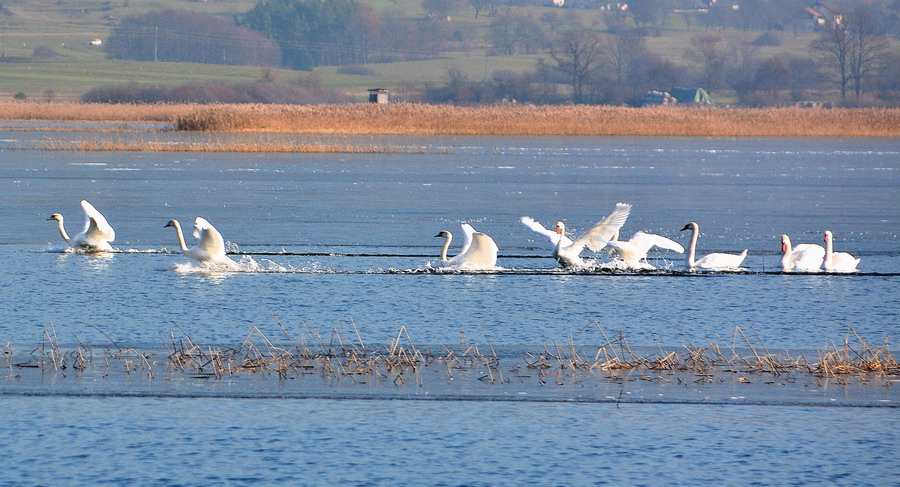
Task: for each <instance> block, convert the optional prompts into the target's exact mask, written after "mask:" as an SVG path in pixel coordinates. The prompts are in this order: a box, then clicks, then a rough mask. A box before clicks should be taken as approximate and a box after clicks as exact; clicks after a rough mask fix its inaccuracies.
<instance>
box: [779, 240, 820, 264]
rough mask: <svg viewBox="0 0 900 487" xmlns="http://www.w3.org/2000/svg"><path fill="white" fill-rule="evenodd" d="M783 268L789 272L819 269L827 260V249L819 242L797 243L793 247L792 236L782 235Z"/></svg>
mask: <svg viewBox="0 0 900 487" xmlns="http://www.w3.org/2000/svg"><path fill="white" fill-rule="evenodd" d="M781 251H782V252H783V255H782V257H781V270H783V271H785V272H789V271H791V270H798V271H817V270H819V267H822V261H823V260H825V249H824V248H822V246H821V245H818V244H797V245H795V246H793V247H791V238H790V237H788V236H787V235H782V236H781Z"/></svg>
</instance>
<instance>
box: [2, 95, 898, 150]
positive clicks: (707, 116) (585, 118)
mask: <svg viewBox="0 0 900 487" xmlns="http://www.w3.org/2000/svg"><path fill="white" fill-rule="evenodd" d="M0 120H7V121H42V120H43V121H70V122H92V121H93V122H122V123H127V122H159V123H166V124H172V127H174V128H175V129H177V130H182V131H198V132H230V133H234V132H239V133H260V134H264V133H281V134H333V135H426V136H428V135H498V136H502V135H525V136H537V135H558V136H567V135H568V136H624V135H638V136H708V137H772V136H775V137H788V136H792V137H897V136H900V109H878V108H859V109H849V108H848V109H823V108H793V107H792V108H765V109H751V108H728V109H716V108H690V107H677V106H675V107H645V108H628V107H613V106H588V105H566V106H527V105H491V106H480V107H458V106H450V105H422V104H412V103H393V104H388V105H375V104H369V103H351V104H336V105H253V104H247V105H108V104H79V103H48V104H44V103H11V102H0ZM338 149H339V148H338ZM148 150H149V149H148Z"/></svg>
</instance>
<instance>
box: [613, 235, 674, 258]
mask: <svg viewBox="0 0 900 487" xmlns="http://www.w3.org/2000/svg"><path fill="white" fill-rule="evenodd" d="M629 242H631V243H633V244H634V245H635V246H636V247H637V248H639V249H640V250H641V252H642V253H643V254H644V255H646V254H647V251H648V250H650V249H651V248H653V247H659V248H662V249H666V250H673V251H675V252H678V253H679V254H683V253H684V247H682V246H681V244H680V243H678V242H676V241H674V240H671V239H668V238H666V237H663V236H662V235H656V234H653V233H644V232H637V233H635V234H634V236H633V237H631V240H629ZM610 243H612V242H610Z"/></svg>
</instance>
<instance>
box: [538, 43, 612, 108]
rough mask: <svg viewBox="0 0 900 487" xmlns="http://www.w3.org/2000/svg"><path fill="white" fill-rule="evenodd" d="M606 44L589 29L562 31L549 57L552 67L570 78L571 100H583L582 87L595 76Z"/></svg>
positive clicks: (581, 101) (578, 101)
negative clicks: (552, 62) (553, 64)
mask: <svg viewBox="0 0 900 487" xmlns="http://www.w3.org/2000/svg"><path fill="white" fill-rule="evenodd" d="M605 47H606V45H605V43H604V42H603V39H602V38H601V37H600V34H598V33H597V32H595V31H593V30H590V29H582V30H578V31H570V32H563V33H561V34H560V35H559V38H558V39H557V41H556V46H555V48H554V49H553V50H552V51H551V52H550V57H552V58H553V61H554V62H556V65H555V66H554V68H555V69H556V70H558V71H560V72H562V73H565V74H566V76H567V77H568V78H569V79H570V80H571V83H572V101H574V102H575V103H583V102H584V88H585V86H586V85H587V84H588V83H589V82H590V80H591V79H592V78H593V77H594V76H596V74H597V71H598V69H599V68H600V63H601V61H602V59H603V53H604V49H605Z"/></svg>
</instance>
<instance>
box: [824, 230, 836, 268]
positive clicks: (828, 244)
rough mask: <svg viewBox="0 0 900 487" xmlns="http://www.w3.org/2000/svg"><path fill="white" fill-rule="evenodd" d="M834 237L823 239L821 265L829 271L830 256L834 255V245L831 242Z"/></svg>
mask: <svg viewBox="0 0 900 487" xmlns="http://www.w3.org/2000/svg"><path fill="white" fill-rule="evenodd" d="M833 239H834V237H829V238H826V239H825V260H824V262H822V264H823V265H824V266H825V268H826V269H831V260H832V255H833V254H834V244H833V243H832V242H831V241H832V240H833Z"/></svg>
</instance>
